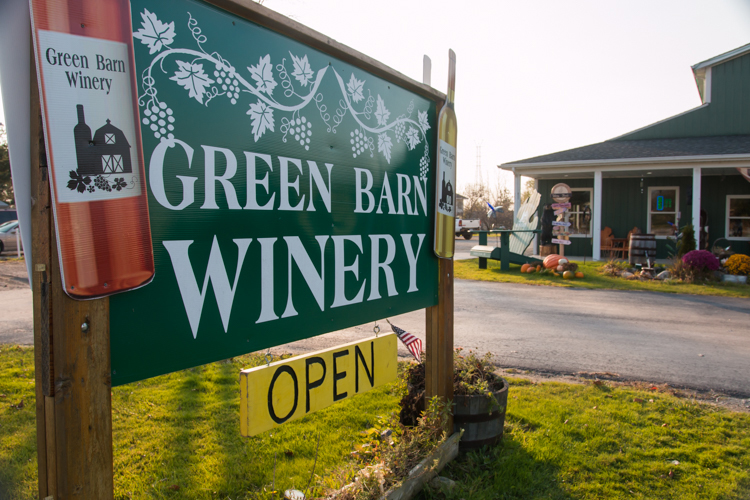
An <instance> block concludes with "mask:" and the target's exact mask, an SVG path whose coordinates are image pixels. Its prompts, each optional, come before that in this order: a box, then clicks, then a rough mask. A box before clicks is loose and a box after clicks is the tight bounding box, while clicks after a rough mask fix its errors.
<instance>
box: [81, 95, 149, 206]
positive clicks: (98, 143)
mask: <svg viewBox="0 0 750 500" xmlns="http://www.w3.org/2000/svg"><path fill="white" fill-rule="evenodd" d="M76 108H77V111H78V124H77V125H76V126H75V127H74V129H73V136H74V139H75V151H76V159H77V163H78V168H77V169H76V170H71V171H70V180H69V181H68V189H70V190H71V191H78V192H79V193H86V192H88V193H94V192H96V191H97V190H99V191H106V192H112V191H122V190H123V189H133V188H134V187H135V182H134V181H131V182H130V183H128V182H127V181H126V180H125V178H126V174H132V172H133V166H132V163H131V159H130V149H131V146H130V143H129V142H128V139H127V137H125V134H124V133H123V131H122V130H120V129H119V128H117V127H115V126H114V125H113V124H112V122H111V121H110V120H109V119H107V122H106V124H105V125H104V126H102V127H100V128H99V129H97V131H96V132H95V133H94V135H93V137H92V135H91V128H89V126H88V125H87V124H86V117H85V115H84V109H83V105H82V104H78V105H77V106H76Z"/></svg>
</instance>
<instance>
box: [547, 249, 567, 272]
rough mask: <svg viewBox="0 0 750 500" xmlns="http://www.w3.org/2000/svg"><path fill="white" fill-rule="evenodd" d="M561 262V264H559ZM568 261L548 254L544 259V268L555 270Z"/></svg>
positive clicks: (559, 256)
mask: <svg viewBox="0 0 750 500" xmlns="http://www.w3.org/2000/svg"><path fill="white" fill-rule="evenodd" d="M561 261H562V262H561ZM567 263H568V259H566V258H565V257H563V256H561V255H557V254H556V253H553V254H550V255H548V256H546V257H545V258H544V262H543V264H544V267H546V268H547V269H555V268H556V267H557V266H559V265H560V264H567Z"/></svg>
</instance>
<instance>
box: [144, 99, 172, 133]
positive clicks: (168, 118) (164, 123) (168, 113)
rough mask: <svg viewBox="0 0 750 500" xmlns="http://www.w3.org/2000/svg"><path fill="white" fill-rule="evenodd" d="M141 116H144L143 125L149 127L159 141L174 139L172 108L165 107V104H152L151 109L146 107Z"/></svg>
mask: <svg viewBox="0 0 750 500" xmlns="http://www.w3.org/2000/svg"><path fill="white" fill-rule="evenodd" d="M143 114H144V115H146V116H145V117H144V118H143V124H144V125H149V126H150V127H151V130H152V131H153V132H154V137H156V138H157V139H161V138H162V137H167V138H168V139H174V134H173V133H172V132H173V131H174V125H173V124H174V116H172V115H173V114H174V112H173V111H172V108H169V107H167V103H166V102H160V103H159V104H158V105H157V104H155V103H154V104H153V105H152V106H151V107H148V106H147V107H146V109H144V110H143Z"/></svg>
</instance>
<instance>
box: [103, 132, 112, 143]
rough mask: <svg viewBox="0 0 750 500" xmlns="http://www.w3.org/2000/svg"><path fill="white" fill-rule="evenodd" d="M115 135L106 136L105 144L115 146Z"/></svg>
mask: <svg viewBox="0 0 750 500" xmlns="http://www.w3.org/2000/svg"><path fill="white" fill-rule="evenodd" d="M114 143H115V134H104V144H114Z"/></svg>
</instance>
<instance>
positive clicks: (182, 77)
mask: <svg viewBox="0 0 750 500" xmlns="http://www.w3.org/2000/svg"><path fill="white" fill-rule="evenodd" d="M176 62H177V65H178V66H179V67H180V69H178V70H177V71H175V74H174V76H173V77H171V78H170V80H173V81H175V82H177V83H178V84H179V85H180V86H182V87H185V89H186V90H188V91H189V94H188V95H189V96H190V97H194V98H195V100H196V101H198V102H199V103H201V104H203V94H205V93H206V87H208V86H209V85H211V84H212V83H214V81H213V80H212V79H211V78H209V77H208V75H207V74H206V73H204V72H203V65H202V64H192V63H189V62H184V61H176Z"/></svg>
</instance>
